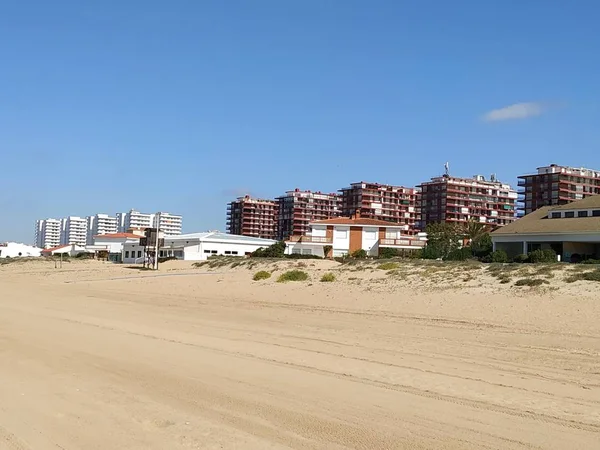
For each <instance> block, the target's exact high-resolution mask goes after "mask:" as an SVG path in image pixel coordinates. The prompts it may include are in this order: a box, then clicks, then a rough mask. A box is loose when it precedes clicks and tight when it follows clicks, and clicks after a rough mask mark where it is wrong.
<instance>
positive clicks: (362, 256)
mask: <svg viewBox="0 0 600 450" xmlns="http://www.w3.org/2000/svg"><path fill="white" fill-rule="evenodd" d="M350 256H351V257H352V258H354V259H365V258H366V257H367V251H366V250H363V249H362V248H361V249H360V250H356V251H355V252H352V255H350Z"/></svg>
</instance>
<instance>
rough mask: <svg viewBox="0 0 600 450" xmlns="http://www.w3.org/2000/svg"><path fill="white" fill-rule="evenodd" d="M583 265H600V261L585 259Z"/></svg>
mask: <svg viewBox="0 0 600 450" xmlns="http://www.w3.org/2000/svg"><path fill="white" fill-rule="evenodd" d="M581 264H600V259H585V260H583V261H581Z"/></svg>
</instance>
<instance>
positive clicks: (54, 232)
mask: <svg viewBox="0 0 600 450" xmlns="http://www.w3.org/2000/svg"><path fill="white" fill-rule="evenodd" d="M60 238H61V221H60V220H59V219H41V220H38V221H36V223H35V246H36V247H39V248H50V247H56V246H58V245H60Z"/></svg>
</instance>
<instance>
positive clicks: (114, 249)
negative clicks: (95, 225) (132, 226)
mask: <svg viewBox="0 0 600 450" xmlns="http://www.w3.org/2000/svg"><path fill="white" fill-rule="evenodd" d="M142 237H144V233H143V232H141V231H135V232H130V233H110V234H101V235H97V236H94V242H93V244H91V245H86V246H85V249H86V251H88V252H89V253H98V252H107V253H108V259H109V260H110V261H114V262H121V261H122V258H123V246H124V245H125V244H126V243H132V244H138V243H139V241H140V238H142Z"/></svg>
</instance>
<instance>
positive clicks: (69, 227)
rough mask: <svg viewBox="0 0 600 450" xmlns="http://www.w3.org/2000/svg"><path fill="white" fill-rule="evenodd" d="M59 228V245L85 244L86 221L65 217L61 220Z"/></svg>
mask: <svg viewBox="0 0 600 450" xmlns="http://www.w3.org/2000/svg"><path fill="white" fill-rule="evenodd" d="M61 228H62V229H61V238H60V241H61V242H60V243H61V244H63V245H67V244H77V245H85V244H86V241H87V221H86V220H85V219H83V218H81V217H77V216H69V217H65V218H64V219H62V220H61Z"/></svg>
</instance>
